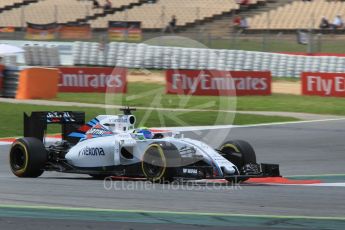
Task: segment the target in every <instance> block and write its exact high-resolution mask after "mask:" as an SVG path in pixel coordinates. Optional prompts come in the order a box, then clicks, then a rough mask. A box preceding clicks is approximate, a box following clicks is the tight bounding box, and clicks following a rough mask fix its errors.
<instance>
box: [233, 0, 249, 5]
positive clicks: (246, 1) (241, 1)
mask: <svg viewBox="0 0 345 230" xmlns="http://www.w3.org/2000/svg"><path fill="white" fill-rule="evenodd" d="M236 2H237V3H238V4H240V5H242V6H248V5H249V3H250V2H249V0H237V1H236Z"/></svg>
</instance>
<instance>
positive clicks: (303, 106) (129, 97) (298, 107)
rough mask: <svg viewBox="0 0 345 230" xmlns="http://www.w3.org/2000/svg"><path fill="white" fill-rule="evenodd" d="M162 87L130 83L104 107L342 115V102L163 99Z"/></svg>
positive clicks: (284, 97) (77, 97)
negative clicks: (155, 100) (224, 106)
mask: <svg viewBox="0 0 345 230" xmlns="http://www.w3.org/2000/svg"><path fill="white" fill-rule="evenodd" d="M164 90H165V89H164V86H162V85H157V84H148V83H130V84H129V85H128V93H127V94H126V95H116V96H114V100H111V101H107V104H117V105H129V106H144V107H165V108H181V107H182V108H200V106H203V105H205V107H203V108H204V109H217V110H218V109H220V108H223V107H222V106H220V104H221V103H224V102H225V103H228V104H227V107H228V108H233V109H235V108H236V107H235V105H236V101H237V110H239V111H246V110H249V111H283V112H303V113H314V114H332V115H345V109H344V106H345V101H344V98H336V97H318V96H298V95H288V94H273V95H271V96H264V97H263V96H241V97H237V98H229V97H212V96H192V97H189V96H184V95H179V96H176V95H166V94H165V92H164ZM157 95H158V96H161V98H159V101H158V102H159V103H152V100H153V99H152V98H153V97H155V96H157ZM56 100H58V101H73V102H85V103H96V104H104V103H105V101H106V100H105V94H103V93H60V94H59V95H58V98H57V99H56Z"/></svg>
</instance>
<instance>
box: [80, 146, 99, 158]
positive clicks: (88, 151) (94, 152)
mask: <svg viewBox="0 0 345 230" xmlns="http://www.w3.org/2000/svg"><path fill="white" fill-rule="evenodd" d="M78 156H105V152H104V149H103V148H90V147H85V148H83V149H81V150H80V151H79V154H78Z"/></svg>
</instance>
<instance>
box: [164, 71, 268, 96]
mask: <svg viewBox="0 0 345 230" xmlns="http://www.w3.org/2000/svg"><path fill="white" fill-rule="evenodd" d="M166 82H167V85H166V92H167V93H168V94H186V95H208V96H244V95H270V94H271V83H272V77H271V72H268V71H219V70H167V71H166Z"/></svg>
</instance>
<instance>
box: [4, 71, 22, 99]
mask: <svg viewBox="0 0 345 230" xmlns="http://www.w3.org/2000/svg"><path fill="white" fill-rule="evenodd" d="M3 78H4V79H3V89H2V96H3V97H7V98H15V97H16V94H17V89H18V82H19V70H18V69H5V71H4V77H3Z"/></svg>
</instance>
